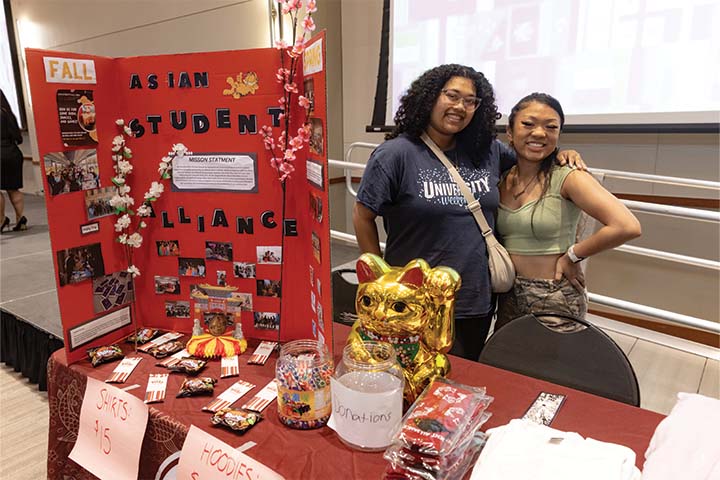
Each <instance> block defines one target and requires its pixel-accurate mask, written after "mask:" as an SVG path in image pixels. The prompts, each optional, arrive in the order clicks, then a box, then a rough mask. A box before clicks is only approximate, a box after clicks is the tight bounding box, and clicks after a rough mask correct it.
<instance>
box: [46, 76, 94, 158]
mask: <svg viewBox="0 0 720 480" xmlns="http://www.w3.org/2000/svg"><path fill="white" fill-rule="evenodd" d="M56 98H57V110H58V119H59V121H60V138H61V139H62V142H63V145H64V146H66V147H79V146H84V145H97V141H98V137H97V131H96V129H95V121H96V119H95V102H94V101H93V91H92V90H58V91H57V94H56Z"/></svg>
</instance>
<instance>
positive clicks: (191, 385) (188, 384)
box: [176, 377, 217, 398]
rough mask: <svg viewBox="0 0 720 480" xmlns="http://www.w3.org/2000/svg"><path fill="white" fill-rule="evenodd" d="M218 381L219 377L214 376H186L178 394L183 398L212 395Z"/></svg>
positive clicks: (178, 396)
mask: <svg viewBox="0 0 720 480" xmlns="http://www.w3.org/2000/svg"><path fill="white" fill-rule="evenodd" d="M216 383H217V379H215V378H212V377H198V378H186V379H185V380H184V381H183V383H182V385H180V391H179V392H178V394H177V395H176V396H177V398H181V397H193V396H195V395H212V393H213V390H215V384H216Z"/></svg>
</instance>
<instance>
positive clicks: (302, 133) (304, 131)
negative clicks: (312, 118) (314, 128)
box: [298, 123, 310, 143]
mask: <svg viewBox="0 0 720 480" xmlns="http://www.w3.org/2000/svg"><path fill="white" fill-rule="evenodd" d="M298 137H300V138H301V139H302V141H303V142H305V143H308V142H309V141H310V124H309V123H306V124H305V125H304V126H302V127H300V128H298Z"/></svg>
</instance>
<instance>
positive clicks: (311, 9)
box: [305, 0, 317, 13]
mask: <svg viewBox="0 0 720 480" xmlns="http://www.w3.org/2000/svg"><path fill="white" fill-rule="evenodd" d="M315 3H316V2H315V0H308V2H307V5H306V6H305V11H306V12H309V13H315V12H317V6H316V5H315Z"/></svg>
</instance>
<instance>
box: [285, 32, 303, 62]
mask: <svg viewBox="0 0 720 480" xmlns="http://www.w3.org/2000/svg"><path fill="white" fill-rule="evenodd" d="M304 51H305V40H304V39H303V38H302V37H301V38H298V39H297V41H296V42H295V45H293V48H292V50H291V51H289V52H288V55H290V56H291V57H299V56H300V55H302V53H303V52H304Z"/></svg>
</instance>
